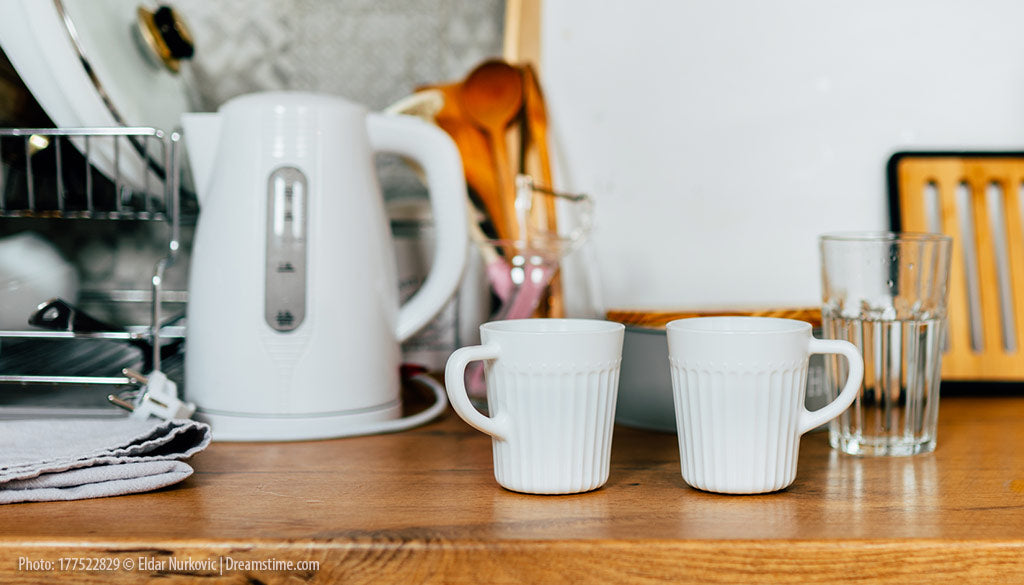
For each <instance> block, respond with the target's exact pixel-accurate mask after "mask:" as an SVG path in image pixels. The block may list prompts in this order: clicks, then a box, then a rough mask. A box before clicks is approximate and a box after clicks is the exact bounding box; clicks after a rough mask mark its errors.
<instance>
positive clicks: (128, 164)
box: [0, 0, 192, 188]
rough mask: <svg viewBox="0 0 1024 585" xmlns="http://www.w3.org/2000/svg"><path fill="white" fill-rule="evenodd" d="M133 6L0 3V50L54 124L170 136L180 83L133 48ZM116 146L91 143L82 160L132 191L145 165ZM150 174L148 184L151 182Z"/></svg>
mask: <svg viewBox="0 0 1024 585" xmlns="http://www.w3.org/2000/svg"><path fill="white" fill-rule="evenodd" d="M136 8H137V4H136V3H134V2H123V1H119V0H0V46H2V48H3V50H4V53H5V54H6V55H7V57H8V59H9V60H10V61H11V64H12V65H13V66H14V68H15V69H16V70H17V72H18V75H19V76H20V77H21V79H22V81H23V82H24V83H25V85H26V86H27V87H28V89H29V91H31V92H32V95H33V97H35V99H36V101H38V102H39V105H40V106H42V108H43V110H45V111H46V114H47V115H48V116H49V117H50V119H51V120H52V121H53V122H54V124H56V125H57V126H59V127H63V128H77V127H90V128H107V127H117V126H147V127H153V128H158V129H161V130H164V131H170V130H174V129H175V128H176V127H178V125H179V124H180V121H179V120H180V118H181V114H182V113H183V112H186V111H189V110H190V109H192V107H191V106H192V103H191V99H190V97H189V95H190V94H189V90H188V87H187V85H186V83H185V82H184V81H183V79H182V78H181V77H180V76H178V75H173V74H171V73H170V72H169V71H167V70H165V69H162V68H160V67H157V66H156V65H154V64H153V63H152V62H150V60H149V59H148V58H147V57H146V55H145V54H143V52H142V49H141V47H140V46H139V44H138V43H137V42H136V40H135V38H134V36H133V27H134V26H135V20H136ZM73 142H74V143H75V145H76V147H78V148H79V150H83V151H84V150H85V148H86V147H85V143H84V142H83V141H81V140H73ZM119 146H122V148H120V150H121V152H120V156H119V157H118V153H116V152H115V147H114V145H113V141H106V140H102V141H94V143H93V144H90V145H89V158H90V160H92V161H93V162H94V163H95V165H96V166H97V167H98V168H99V169H100V170H101V171H102V172H103V173H104V174H106V175H107V176H108V177H109V178H112V179H113V178H114V177H115V176H118V177H119V178H120V179H121V180H124V181H127V182H129V184H131V185H132V186H134V187H136V188H140V187H141V186H142V185H143V184H144V183H145V177H144V173H145V172H147V170H146V169H147V163H146V161H144V160H143V157H142V155H141V154H140V153H139V152H135V151H132V149H131V148H124V147H123V146H124V145H119ZM148 154H149V156H150V157H155V159H151V161H150V162H149V164H148V166H149V168H157V169H160V168H161V167H162V164H163V161H162V160H161V159H160V158H159V154H158V153H148ZM118 158H120V160H121V168H120V169H119V172H118V171H117V170H115V169H114V161H115V160H117V159H118ZM150 174H151V176H150V178H149V181H151V183H150V184H159V182H160V181H161V179H160V178H159V177H157V176H156V175H155V174H154V173H150ZM153 181H156V183H153Z"/></svg>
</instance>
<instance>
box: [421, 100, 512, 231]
mask: <svg viewBox="0 0 1024 585" xmlns="http://www.w3.org/2000/svg"><path fill="white" fill-rule="evenodd" d="M419 89H420V90H426V89H429V90H433V91H438V92H440V93H441V94H442V96H443V97H444V104H443V105H442V107H441V110H440V111H439V112H437V114H436V115H435V116H434V121H435V122H436V123H437V125H438V126H439V127H440V128H441V129H442V130H444V131H445V132H447V133H448V135H449V136H451V137H452V140H453V141H454V142H455V146H457V147H458V149H459V154H460V155H462V167H463V171H464V172H465V175H466V184H467V185H469V188H470V189H472V191H473V193H475V194H476V197H477V198H478V199H479V202H480V203H482V204H483V211H484V212H485V214H486V215H487V218H488V221H489V222H490V223H491V225H492V227H493V228H494V232H495V233H493V234H491V237H497V238H498V239H508V238H511V237H512V234H511V233H509V231H508V227H507V225H506V222H504V221H500V218H502V217H503V216H504V208H503V207H502V206H501V198H500V196H499V191H498V181H497V177H496V176H495V170H494V163H493V161H492V160H491V156H490V147H489V146H488V142H487V136H486V135H485V134H484V133H483V132H481V131H480V129H479V128H477V127H476V125H474V124H473V123H472V122H471V121H470V120H469V118H468V117H467V116H466V114H465V113H464V112H463V111H462V107H461V106H460V105H459V98H458V96H459V84H458V83H449V84H444V85H432V86H425V87H421V88H419Z"/></svg>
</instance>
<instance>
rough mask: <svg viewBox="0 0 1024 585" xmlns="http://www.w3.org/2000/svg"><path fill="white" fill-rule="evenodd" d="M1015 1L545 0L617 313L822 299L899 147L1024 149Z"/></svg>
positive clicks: (567, 126) (570, 164)
mask: <svg viewBox="0 0 1024 585" xmlns="http://www.w3.org/2000/svg"><path fill="white" fill-rule="evenodd" d="M1022 23H1024V3H1021V2H1012V1H1009V0H1004V1H998V0H981V1H968V0H962V1H959V2H949V1H945V2H942V1H935V0H898V1H897V0H889V1H883V0H866V1H861V2H848V1H846V2H839V1H830V0H771V1H767V2H758V1H754V0H748V1H743V0H717V1H712V0H705V1H700V2H698V1H691V0H687V1H681V2H668V1H656V0H632V1H630V2H611V1H603V2H594V1H591V2H587V1H585V0H547V1H546V2H545V3H544V10H543V42H542V49H543V58H542V61H543V62H542V70H543V82H544V85H545V89H546V91H547V99H548V102H549V107H550V109H551V118H552V125H553V130H554V134H555V141H556V143H557V144H556V150H557V151H558V153H559V157H560V158H559V160H558V162H559V163H560V164H559V168H558V169H557V170H558V171H559V173H558V175H557V176H556V183H557V184H558V185H559V186H560V187H562V188H564V189H569V190H578V191H584V192H588V193H591V194H592V195H594V197H595V198H596V200H597V231H596V232H595V234H594V238H593V240H592V245H593V247H594V251H595V252H596V254H595V255H596V257H597V259H598V262H599V263H600V266H599V268H600V274H601V283H602V289H603V290H602V292H603V296H604V301H605V304H606V306H607V307H710V306H728V305H754V306H781V305H788V306H792V305H816V304H817V303H818V295H819V290H820V283H819V276H818V253H817V243H816V236H817V235H818V234H819V233H822V232H825V231H835V230H857V229H881V228H884V227H885V226H886V225H887V213H888V208H887V200H886V195H885V163H886V161H887V159H888V157H889V155H890V154H891V153H892V152H895V151H897V150H905V149H935V148H937V149H943V148H946V149H949V148H992V149H1000V148H1002V149H1007V148H1012V149H1020V148H1022V145H1024V24H1022Z"/></svg>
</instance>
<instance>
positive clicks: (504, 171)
mask: <svg viewBox="0 0 1024 585" xmlns="http://www.w3.org/2000/svg"><path fill="white" fill-rule="evenodd" d="M459 98H460V102H461V104H462V110H463V112H465V113H466V115H467V116H468V117H469V119H470V120H472V121H473V122H474V123H475V124H476V125H477V127H479V128H480V129H481V130H483V131H484V133H485V134H487V137H488V139H489V140H490V143H491V154H492V156H493V157H494V168H495V169H496V170H497V177H498V197H499V203H500V205H497V206H495V207H500V209H501V210H502V211H501V215H500V216H495V215H492V217H491V219H492V220H493V221H494V222H495V228H496V229H497V230H498V231H499V232H501V231H503V230H502V229H501V228H499V227H498V226H499V225H500V224H504V225H505V226H506V231H507V232H508V233H509V234H510V235H511V237H512V238H518V236H519V226H517V225H516V223H515V185H514V184H513V179H512V169H511V164H510V163H509V156H508V144H507V143H506V133H507V131H508V127H509V125H510V124H511V123H512V121H513V120H514V119H515V118H516V116H518V115H519V111H520V110H521V109H522V106H523V78H522V75H520V73H519V70H517V69H516V68H515V67H512V66H511V65H509V64H508V63H506V62H504V61H499V60H491V61H485V62H483V63H481V64H480V65H479V66H477V68H476V69H474V70H473V71H471V72H470V74H469V76H467V77H466V79H465V81H463V82H462V86H461V87H460V88H459ZM487 207H488V209H490V207H491V206H490V205H488V206H487Z"/></svg>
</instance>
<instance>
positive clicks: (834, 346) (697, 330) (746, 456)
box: [667, 317, 864, 494]
mask: <svg viewBox="0 0 1024 585" xmlns="http://www.w3.org/2000/svg"><path fill="white" fill-rule="evenodd" d="M667 331H668V351H669V364H670V366H671V371H672V395H673V399H674V401H675V410H676V428H677V430H678V434H679V458H680V462H681V467H682V474H683V480H685V481H686V483H688V484H689V485H691V486H693V487H695V488H697V489H700V490H704V491H709V492H720V493H731V494H757V493H765V492H773V491H777V490H781V489H783V488H785V487H787V486H789V485H790V484H791V483H793V480H794V479H796V464H797V455H798V453H799V449H800V436H801V435H803V434H804V433H806V432H807V431H809V430H811V429H813V428H815V427H818V426H819V425H822V424H824V423H826V422H828V421H830V420H832V419H833V418H835V417H837V416H839V415H840V414H841V413H842V412H843V411H844V410H846V409H847V408H848V407H849V406H850V404H851V403H852V402H853V400H854V399H855V398H856V397H857V391H858V389H859V388H860V382H861V377H862V376H863V374H864V362H863V359H862V358H861V355H860V352H858V351H857V348H856V347H855V346H854V345H853V344H851V343H848V342H846V341H835V340H821V339H815V338H814V337H812V336H811V325H810V324H809V323H805V322H803V321H795V320H792V319H774V318H768V317H698V318H693V319H679V320H677V321H672V322H671V323H669V324H668V326H667ZM812 353H838V354H842V355H844V356H845V357H846V359H847V361H848V362H849V364H850V368H849V375H848V377H847V379H846V385H845V386H844V387H843V390H842V392H840V393H839V396H838V397H837V398H836V399H835V400H833V401H832V402H830V403H829V404H827V405H825V406H824V407H822V408H820V409H818V410H815V411H813V412H811V411H808V410H807V409H806V408H804V393H805V391H806V385H807V362H808V358H809V357H810V355H811V354H812Z"/></svg>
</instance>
